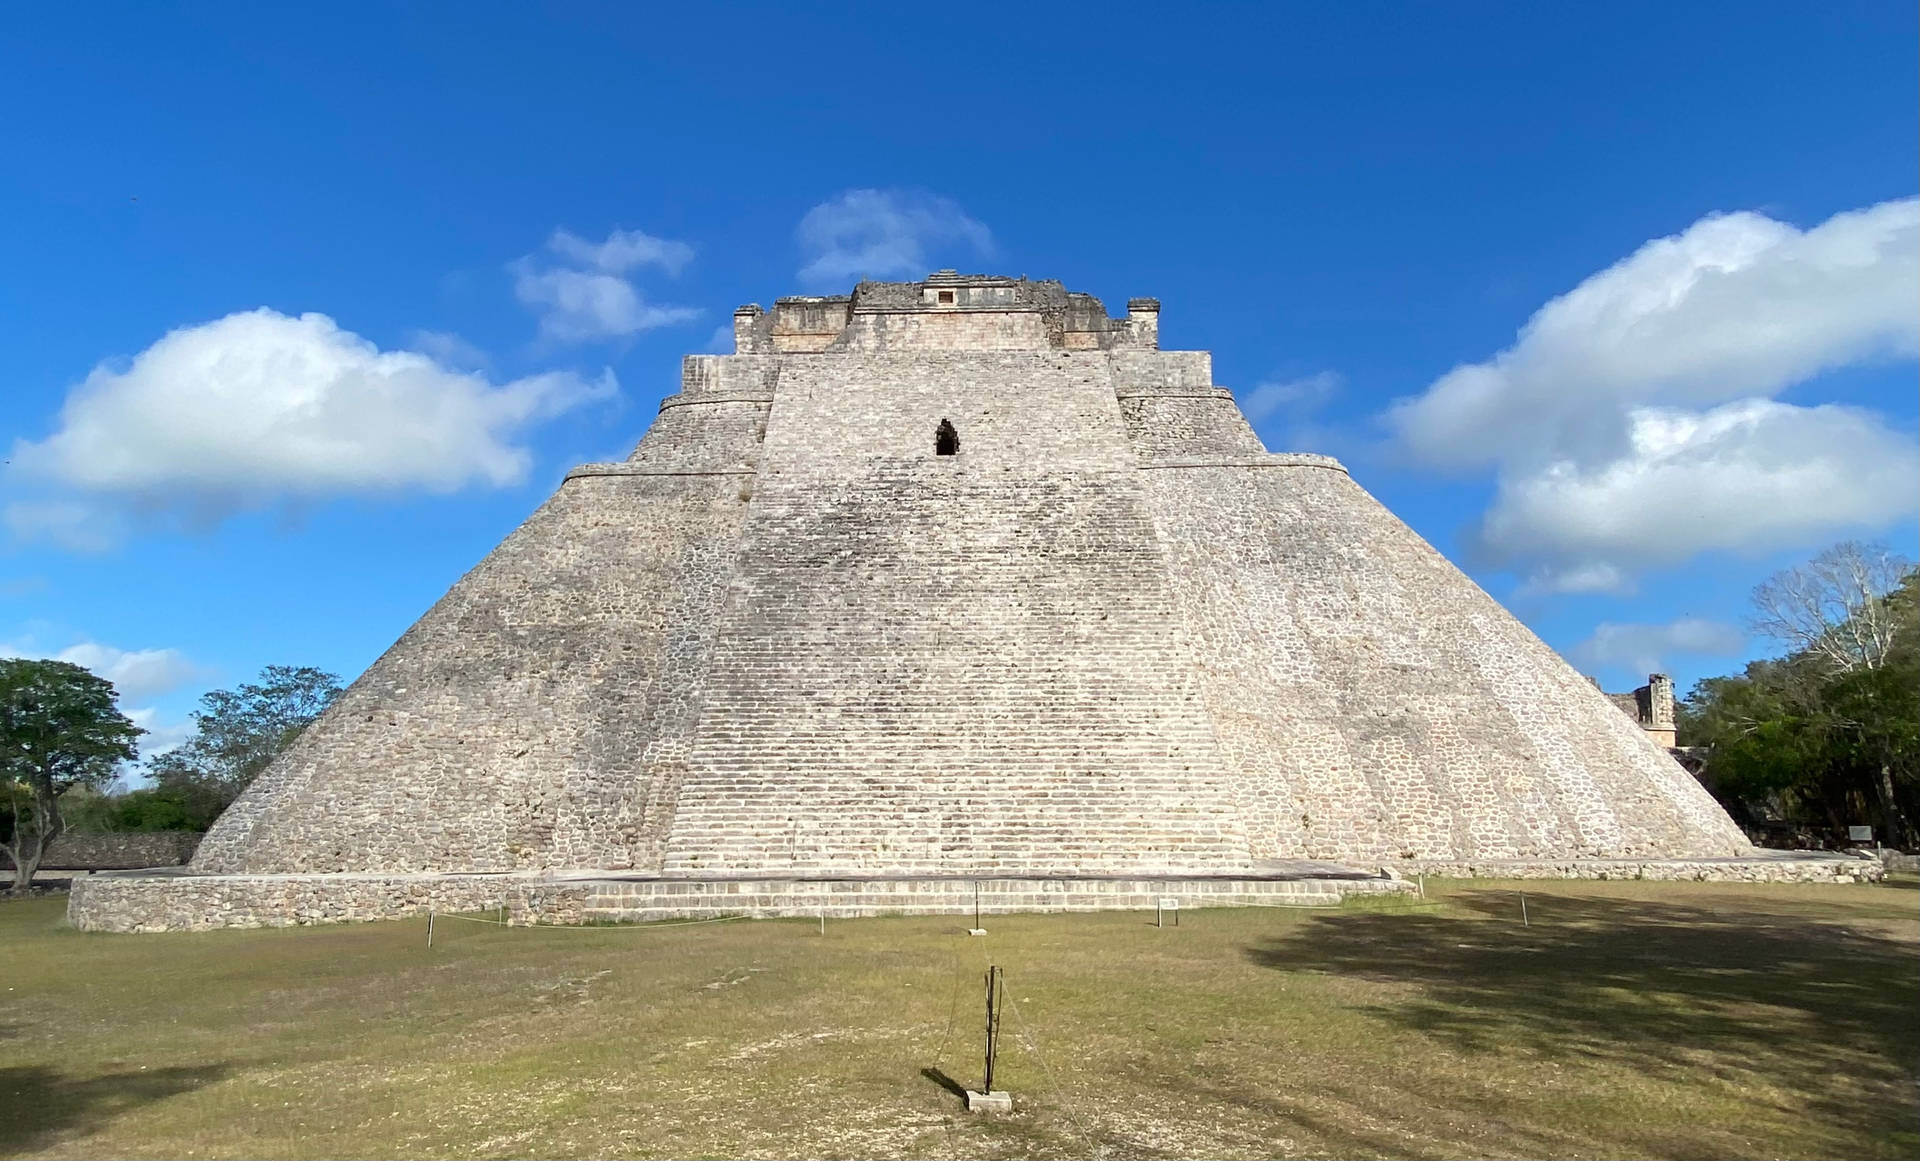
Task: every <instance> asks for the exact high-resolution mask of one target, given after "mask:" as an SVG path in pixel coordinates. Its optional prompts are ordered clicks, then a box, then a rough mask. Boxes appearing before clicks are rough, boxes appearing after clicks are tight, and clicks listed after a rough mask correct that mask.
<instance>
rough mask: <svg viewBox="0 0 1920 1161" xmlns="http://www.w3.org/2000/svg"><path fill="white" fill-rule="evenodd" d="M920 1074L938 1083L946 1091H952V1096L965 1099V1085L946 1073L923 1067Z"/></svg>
mask: <svg viewBox="0 0 1920 1161" xmlns="http://www.w3.org/2000/svg"><path fill="white" fill-rule="evenodd" d="M920 1075H921V1076H924V1077H926V1078H927V1079H928V1080H930V1081H932V1082H933V1083H935V1084H937V1085H939V1086H940V1087H941V1088H944V1089H946V1090H947V1091H948V1092H950V1093H952V1094H953V1095H954V1096H957V1097H959V1098H960V1099H961V1100H963V1101H964V1100H966V1099H967V1086H966V1085H964V1084H961V1083H960V1082H959V1081H957V1080H955V1079H953V1078H952V1077H950V1076H948V1075H947V1074H946V1073H944V1072H942V1071H940V1070H939V1069H937V1068H923V1069H921V1070H920Z"/></svg>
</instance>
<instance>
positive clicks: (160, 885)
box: [67, 864, 1414, 932]
mask: <svg viewBox="0 0 1920 1161" xmlns="http://www.w3.org/2000/svg"><path fill="white" fill-rule="evenodd" d="M1326 867H1327V865H1326V864H1317V865H1313V866H1312V867H1311V868H1310V869H1308V870H1305V871H1302V872H1300V873H1297V874H1291V875H1287V876H1284V877H1282V876H1274V877H1258V878H1253V877H1249V878H1220V879H1212V878H1177V879H1176V878H1166V879H1161V878H1138V879H1093V878H1017V879H1016V878H1001V879H959V878H954V879H932V878H894V879H697V880H696V879H659V878H641V877H637V876H635V877H618V876H613V875H609V874H608V873H607V872H604V871H603V872H592V871H583V872H578V873H573V874H563V873H546V874H500V875H193V874H183V873H172V874H168V873H162V872H152V873H126V872H123V873H113V874H104V875H95V876H92V877H90V878H88V879H85V880H82V881H78V882H76V883H75V884H74V889H73V895H72V897H71V899H70V900H69V902H68V904H67V918H68V920H69V921H70V922H72V924H73V925H74V926H75V927H78V928H80V929H81V930H83V931H142V932H144V931H206V930H210V929H212V928H216V927H287V926H293V925H296V924H314V923H350V922H355V921H359V920H368V919H397V918H401V917H404V916H409V915H424V914H425V913H427V912H428V911H440V912H457V911H491V910H494V909H496V908H504V909H505V910H506V914H507V918H508V921H509V922H510V923H516V924H526V923H544V924H569V925H571V924H582V923H647V922H653V921H656V920H663V919H711V918H717V917H720V916H724V915H745V916H753V917H756V918H776V917H804V918H808V919H811V918H814V917H817V916H821V915H824V916H826V917H827V918H829V919H851V918H856V917H861V916H870V915H966V916H971V915H972V914H973V910H974V906H975V900H976V896H977V899H978V905H979V909H980V913H981V914H983V915H1004V914H1009V913H1014V912H1046V911H1128V910H1132V911H1151V910H1153V909H1154V906H1155V905H1156V904H1157V903H1158V902H1159V901H1160V900H1162V899H1177V900H1179V906H1181V907H1183V908H1194V907H1262V906H1266V907H1271V906H1296V907H1302V906H1304V907H1312V906H1331V905H1334V904H1337V903H1339V902H1340V900H1341V899H1343V898H1345V897H1346V896H1348V895H1356V894H1361V895H1365V894H1383V893H1396V892H1402V891H1411V890H1413V889H1414V885H1413V884H1412V883H1409V882H1405V881H1402V880H1397V879H1393V878H1389V877H1386V876H1384V875H1378V874H1368V873H1366V872H1361V871H1355V870H1352V869H1351V868H1330V869H1325V870H1323V869H1321V868H1326Z"/></svg>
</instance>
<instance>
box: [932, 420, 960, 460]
mask: <svg viewBox="0 0 1920 1161" xmlns="http://www.w3.org/2000/svg"><path fill="white" fill-rule="evenodd" d="M959 451H960V433H959V432H957V431H955V430H953V424H951V423H949V422H947V421H946V420H944V419H943V420H941V421H940V426H939V427H936V428H934V429H933V454H934V455H937V456H950V455H957V454H958V453H959Z"/></svg>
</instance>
